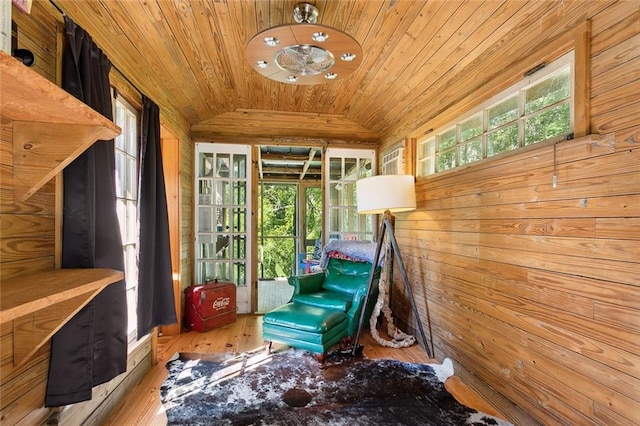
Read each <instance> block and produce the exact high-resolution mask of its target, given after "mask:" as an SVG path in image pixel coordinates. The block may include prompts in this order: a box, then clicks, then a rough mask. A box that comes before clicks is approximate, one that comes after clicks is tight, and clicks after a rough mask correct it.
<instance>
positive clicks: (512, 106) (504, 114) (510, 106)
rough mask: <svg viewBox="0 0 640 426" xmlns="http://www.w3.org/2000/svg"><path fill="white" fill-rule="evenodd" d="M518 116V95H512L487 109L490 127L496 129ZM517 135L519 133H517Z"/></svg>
mask: <svg viewBox="0 0 640 426" xmlns="http://www.w3.org/2000/svg"><path fill="white" fill-rule="evenodd" d="M517 118H518V97H517V96H512V97H510V98H509V99H506V100H504V101H502V102H500V103H499V104H497V105H494V106H492V107H491V108H489V109H488V110H487V121H488V123H487V124H488V129H489V130H491V129H495V128H496V127H500V126H502V125H503V124H506V123H508V122H510V121H513V120H516V119H517ZM516 136H517V134H516Z"/></svg>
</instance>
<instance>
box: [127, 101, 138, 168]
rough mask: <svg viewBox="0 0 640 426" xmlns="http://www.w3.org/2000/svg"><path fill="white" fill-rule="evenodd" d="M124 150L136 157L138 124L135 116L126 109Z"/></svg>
mask: <svg viewBox="0 0 640 426" xmlns="http://www.w3.org/2000/svg"><path fill="white" fill-rule="evenodd" d="M126 132H127V136H126V151H127V154H129V155H132V156H134V157H137V147H138V143H137V140H138V126H137V123H136V116H135V115H133V114H131V113H130V112H129V111H127V128H126Z"/></svg>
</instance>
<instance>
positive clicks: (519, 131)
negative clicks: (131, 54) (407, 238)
mask: <svg viewBox="0 0 640 426" xmlns="http://www.w3.org/2000/svg"><path fill="white" fill-rule="evenodd" d="M573 99H574V54H573V51H571V52H569V53H567V54H565V55H563V56H562V57H560V58H558V59H557V60H555V61H553V62H552V63H550V64H547V65H545V66H543V67H542V68H541V69H539V70H536V71H535V72H532V73H530V74H528V75H527V76H526V77H525V78H524V79H523V80H521V81H520V82H519V83H517V84H515V85H514V86H512V87H510V88H509V89H507V90H505V91H503V92H502V93H500V94H498V95H497V96H494V97H493V98H491V99H489V100H488V101H487V102H485V103H483V104H481V105H479V106H478V107H477V108H476V109H474V110H472V111H469V112H468V113H466V114H464V115H463V116H461V117H460V118H458V119H456V120H454V121H453V122H451V123H449V124H447V125H445V126H442V127H441V128H438V129H436V130H435V131H434V132H433V133H432V134H431V135H429V136H427V137H425V138H424V139H422V140H419V141H418V146H417V149H416V170H417V175H418V176H427V175H430V174H433V173H437V172H442V171H445V170H449V169H453V168H455V167H460V166H464V165H467V164H470V163H473V162H475V161H478V160H482V159H483V158H489V157H492V156H494V155H497V154H502V153H504V152H508V151H511V150H514V149H517V148H520V147H524V146H528V145H532V144H535V143H538V142H542V141H545V140H549V139H564V138H566V137H567V136H568V135H570V134H571V133H572V132H573V117H574V102H573Z"/></svg>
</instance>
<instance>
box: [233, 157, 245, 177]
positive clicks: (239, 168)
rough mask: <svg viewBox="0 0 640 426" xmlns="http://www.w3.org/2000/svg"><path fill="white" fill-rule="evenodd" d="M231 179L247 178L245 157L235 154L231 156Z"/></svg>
mask: <svg viewBox="0 0 640 426" xmlns="http://www.w3.org/2000/svg"><path fill="white" fill-rule="evenodd" d="M233 177H234V178H236V179H244V178H246V177H247V156H246V155H242V154H236V155H234V156H233Z"/></svg>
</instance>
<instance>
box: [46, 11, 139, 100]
mask: <svg viewBox="0 0 640 426" xmlns="http://www.w3.org/2000/svg"><path fill="white" fill-rule="evenodd" d="M49 3H51V4H52V5H53V7H55V8H56V9H57V10H58V12H60V14H61V15H62V16H63V17H65V16H67V14H66V13H65V11H64V10H62V9H60V7H59V6H58V5H57V4H55V2H54V1H53V0H49ZM109 62H111V59H109ZM111 66H112V67H113V68H114V69H115V70H116V71H118V73H120V75H121V76H122V77H123V78H124V79H125V80H127V83H129V84H130V85H131V87H133V88H134V89H135V90H136V91H137V92H138V93H140V96H142V97H143V98H144V97H148V96H147V95H145V94H144V93H143V92H142V90H140V89H138V86H136V85H135V84H133V82H132V81H131V80H129V77H127V75H126V74H125V73H123V72H122V70H120V68H118V67H117V66H116V65H115V64H113V63H111ZM116 93H118V91H117V90H116Z"/></svg>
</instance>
